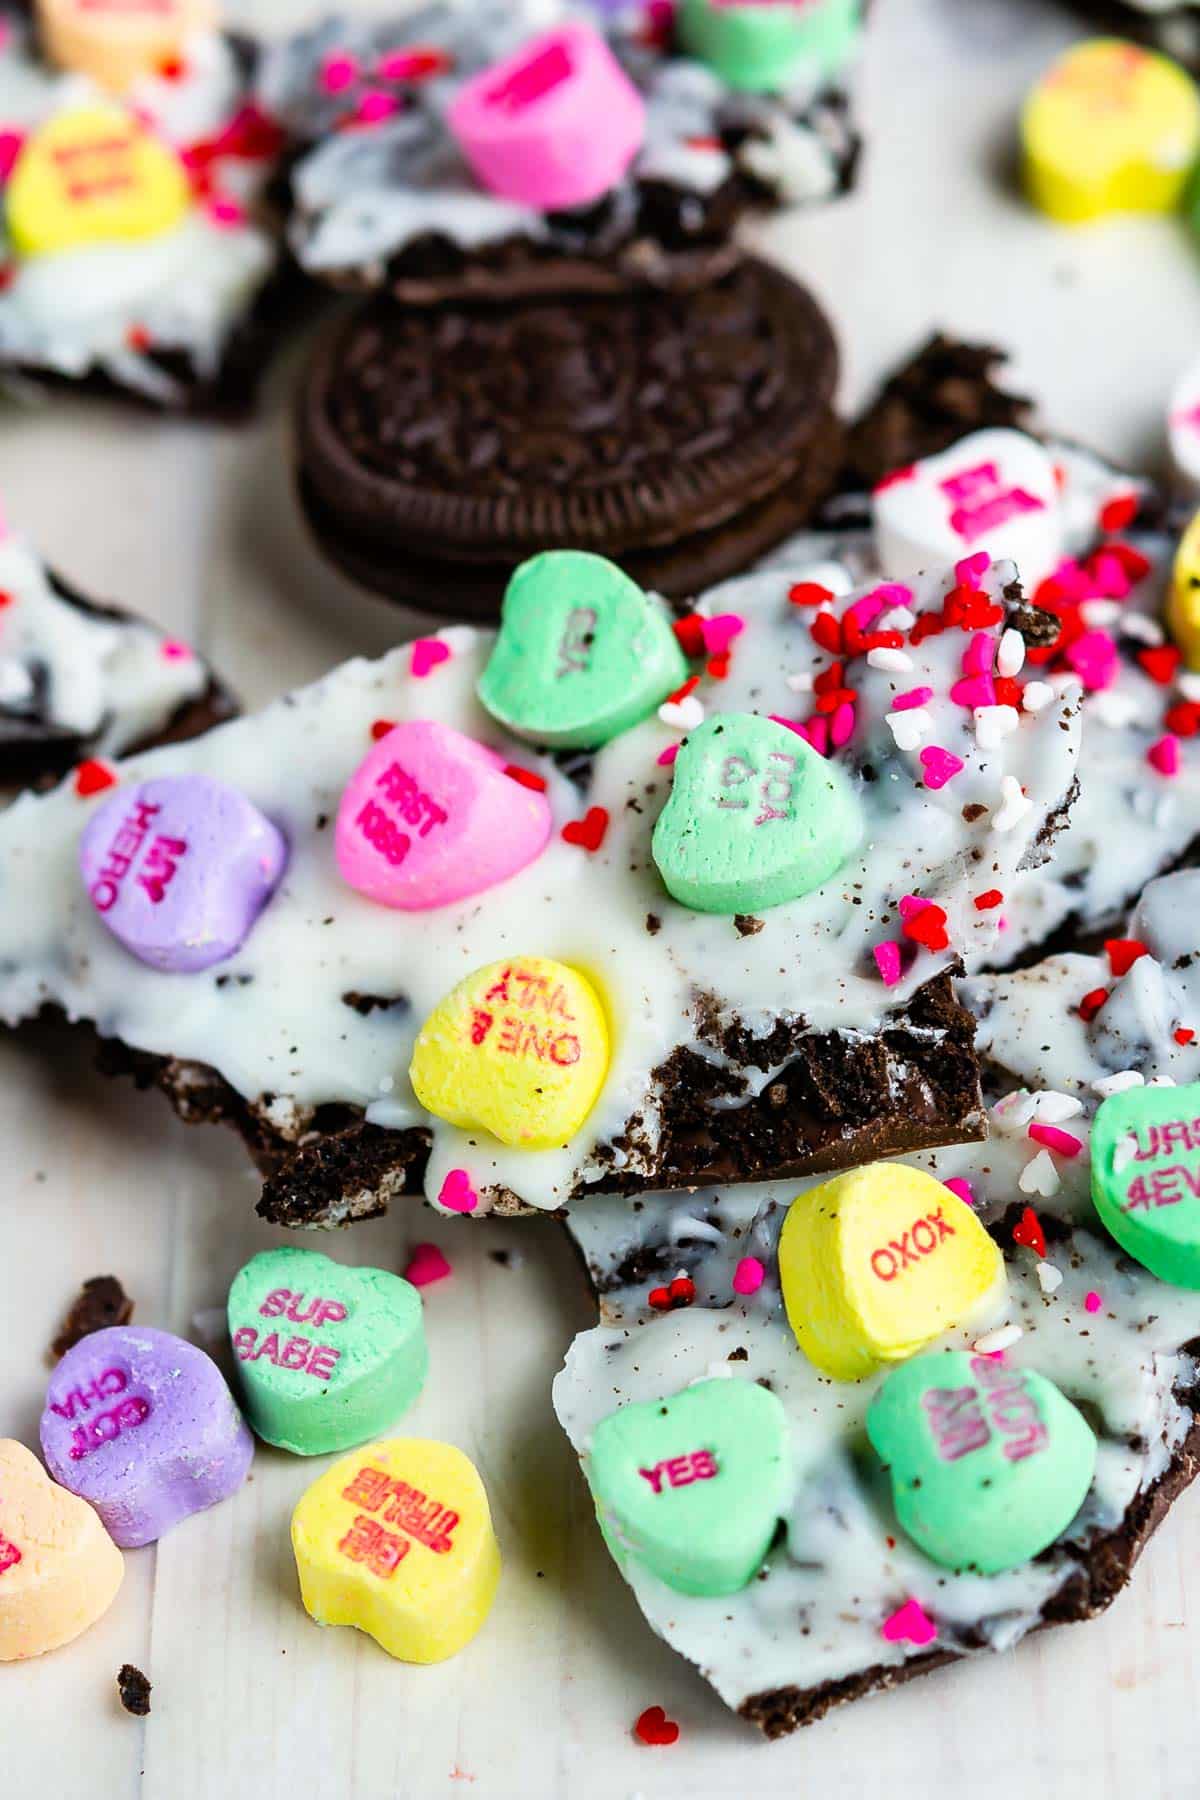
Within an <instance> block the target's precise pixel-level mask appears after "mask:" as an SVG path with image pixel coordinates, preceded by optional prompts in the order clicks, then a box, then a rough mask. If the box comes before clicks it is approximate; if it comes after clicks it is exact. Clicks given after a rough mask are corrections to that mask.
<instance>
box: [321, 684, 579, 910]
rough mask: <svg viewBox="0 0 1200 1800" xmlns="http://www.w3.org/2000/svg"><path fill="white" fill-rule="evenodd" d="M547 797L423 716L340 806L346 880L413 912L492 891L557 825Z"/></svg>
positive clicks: (374, 754)
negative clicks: (513, 777) (515, 779)
mask: <svg viewBox="0 0 1200 1800" xmlns="http://www.w3.org/2000/svg"><path fill="white" fill-rule="evenodd" d="M552 823H553V821H552V819H551V815H550V807H549V803H548V802H547V800H546V796H545V794H542V793H537V792H535V791H534V790H533V789H532V788H527V787H524V786H522V785H521V783H520V782H517V781H513V780H511V779H510V778H509V777H508V776H507V775H506V774H505V773H504V758H503V757H502V756H497V755H496V753H495V751H493V750H489V749H487V748H486V747H485V746H484V745H483V744H477V743H476V742H475V740H474V738H469V737H465V736H464V735H463V733H462V732H461V731H455V730H453V728H452V727H451V726H449V725H437V724H434V723H433V722H432V721H431V720H428V719H416V720H413V721H411V722H410V723H408V724H404V725H397V726H396V727H395V728H394V729H393V730H392V731H389V732H388V733H387V735H386V737H382V738H380V740H379V742H378V743H377V744H376V745H375V747H374V749H373V750H372V751H371V753H370V755H369V756H368V757H366V758H365V760H364V761H363V762H361V763H360V764H359V766H358V768H357V769H356V770H355V772H354V775H353V776H352V777H351V780H350V783H349V785H348V787H347V788H346V791H345V793H344V794H343V795H342V803H341V805H340V807H339V808H338V816H337V830H336V834H335V840H334V842H335V847H336V852H337V861H338V868H339V869H340V870H341V872H342V878H343V880H345V881H347V882H348V883H349V884H350V886H351V887H354V888H357V889H358V891H359V893H361V894H366V895H367V896H368V898H369V899H371V900H377V901H379V903H380V904H381V905H383V906H395V907H399V908H401V909H402V910H404V911H407V912H422V911H425V910H426V909H428V908H430V907H435V906H447V905H449V904H450V902H451V901H453V900H463V899H465V898H466V897H467V895H469V894H479V893H482V892H483V890H484V889H485V888H490V887H494V886H495V885H496V883H497V882H499V881H507V879H508V877H509V876H510V875H515V874H516V873H517V871H518V870H520V869H523V868H525V867H526V865H527V864H529V863H531V862H533V860H534V858H535V857H537V856H539V855H540V854H541V852H542V851H543V850H544V849H545V847H546V840H547V838H548V837H549V836H550V832H551V828H552Z"/></svg>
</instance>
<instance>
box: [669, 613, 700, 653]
mask: <svg viewBox="0 0 1200 1800" xmlns="http://www.w3.org/2000/svg"><path fill="white" fill-rule="evenodd" d="M671 630H672V631H673V632H674V633H675V636H676V638H677V640H678V642H679V648H680V649H681V650H682V651H683V654H684V655H685V656H703V655H704V621H703V619H702V618H701V617H700V615H699V613H685V614H684V615H683V617H682V619H676V620H675V623H674V624H673V625H672V627H671Z"/></svg>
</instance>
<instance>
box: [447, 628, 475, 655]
mask: <svg viewBox="0 0 1200 1800" xmlns="http://www.w3.org/2000/svg"><path fill="white" fill-rule="evenodd" d="M478 636H479V633H478V632H477V631H476V629H475V627H474V625H445V626H443V627H442V629H441V631H439V632H438V637H439V638H440V639H441V641H442V643H443V644H447V645H448V646H449V647H450V649H451V650H452V651H453V652H454V654H455V655H456V656H458V655H461V653H462V652H463V651H464V650H469V649H470V648H471V646H472V644H473V643H474V642H475V640H476V638H477V637H478Z"/></svg>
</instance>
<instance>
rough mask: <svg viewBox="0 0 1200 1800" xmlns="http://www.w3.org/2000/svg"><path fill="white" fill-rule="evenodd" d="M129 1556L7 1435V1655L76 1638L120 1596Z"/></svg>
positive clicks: (1, 1488) (0, 1481) (3, 1563)
mask: <svg viewBox="0 0 1200 1800" xmlns="http://www.w3.org/2000/svg"><path fill="white" fill-rule="evenodd" d="M124 1574H125V1559H124V1558H123V1557H122V1555H121V1552H120V1551H119V1550H118V1549H117V1546H116V1545H115V1544H114V1543H113V1541H112V1539H111V1538H110V1537H109V1535H108V1533H107V1531H105V1529H104V1527H103V1525H102V1524H101V1523H100V1520H99V1518H98V1517H97V1516H96V1514H95V1513H94V1512H93V1510H92V1508H91V1507H90V1506H88V1505H87V1504H86V1503H85V1502H84V1501H82V1500H77V1499H76V1498H75V1495H74V1494H69V1493H68V1492H67V1491H66V1489H65V1488H61V1487H57V1486H56V1485H55V1483H54V1482H52V1481H51V1480H50V1478H49V1476H48V1475H47V1474H46V1471H45V1470H44V1469H43V1468H42V1465H41V1463H39V1461H38V1460H37V1457H36V1456H34V1455H32V1454H31V1452H30V1451H28V1450H27V1449H26V1448H25V1446H24V1444H18V1443H16V1442H15V1441H14V1440H13V1439H12V1438H4V1439H0V1662H20V1661H22V1660H23V1659H24V1658H25V1657H28V1656H41V1655H43V1654H44V1652H45V1651H47V1650H57V1649H58V1647H59V1645H60V1644H69V1643H70V1642H71V1640H72V1638H77V1637H78V1636H79V1634H80V1632H81V1631H86V1630H87V1628H88V1626H89V1625H94V1624H95V1623H96V1620H97V1619H99V1618H102V1617H103V1616H104V1614H105V1613H106V1612H107V1611H108V1609H109V1607H110V1606H111V1605H112V1603H113V1601H114V1600H115V1599H116V1597H117V1589H118V1588H119V1587H120V1585H121V1580H122V1577H123V1576H124Z"/></svg>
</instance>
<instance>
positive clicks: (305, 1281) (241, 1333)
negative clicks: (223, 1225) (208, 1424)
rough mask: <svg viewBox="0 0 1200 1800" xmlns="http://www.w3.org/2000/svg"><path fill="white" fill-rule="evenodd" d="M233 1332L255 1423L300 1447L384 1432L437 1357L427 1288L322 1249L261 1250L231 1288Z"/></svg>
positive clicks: (336, 1445) (264, 1434) (276, 1439)
mask: <svg viewBox="0 0 1200 1800" xmlns="http://www.w3.org/2000/svg"><path fill="white" fill-rule="evenodd" d="M229 1336H230V1338H231V1340H232V1342H233V1353H234V1355H235V1356H236V1357H237V1359H238V1375H239V1376H240V1378H241V1383H242V1393H243V1396H244V1399H245V1404H246V1416H247V1417H248V1419H249V1420H250V1423H251V1425H252V1426H253V1427H254V1429H255V1431H256V1432H257V1433H258V1435H259V1437H260V1438H265V1439H266V1441H267V1442H268V1443H269V1444H279V1445H281V1446H282V1448H283V1449H285V1450H294V1451H295V1452H296V1454H297V1455H298V1456H320V1455H323V1454H324V1453H325V1452H326V1451H327V1450H346V1449H349V1447H350V1445H351V1444H361V1443H362V1442H363V1441H364V1440H365V1439H366V1438H370V1437H375V1436H376V1435H377V1434H378V1433H379V1431H380V1430H382V1429H383V1428H384V1427H385V1426H387V1425H390V1424H392V1423H393V1421H394V1420H396V1419H398V1418H399V1417H400V1415H401V1413H403V1412H405V1411H407V1409H408V1408H409V1407H410V1406H411V1405H412V1403H413V1401H414V1400H415V1399H416V1398H417V1395H418V1394H419V1393H420V1391H421V1389H422V1387H423V1386H424V1382H425V1373H426V1370H427V1368H428V1366H429V1355H428V1352H427V1350H426V1347H425V1326H424V1322H423V1319H422V1315H421V1298H420V1295H419V1294H418V1293H417V1290H416V1289H415V1288H414V1287H411V1286H410V1285H409V1283H408V1282H407V1281H402V1280H401V1278H400V1277H399V1276H398V1275H392V1274H390V1273H389V1272H388V1271H387V1270H386V1269H347V1268H344V1267H343V1266H342V1264H341V1263H336V1262H332V1261H331V1260H330V1258H329V1257H327V1256H322V1255H320V1253H319V1252H318V1251H316V1250H297V1249H291V1248H287V1249H283V1250H264V1251H263V1253H262V1254H261V1256H255V1257H252V1258H251V1260H250V1261H249V1262H248V1263H247V1264H246V1265H245V1267H244V1268H243V1269H241V1270H240V1271H239V1273H238V1275H237V1276H236V1277H235V1279H234V1283H233V1286H232V1287H231V1288H230V1290H229Z"/></svg>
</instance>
